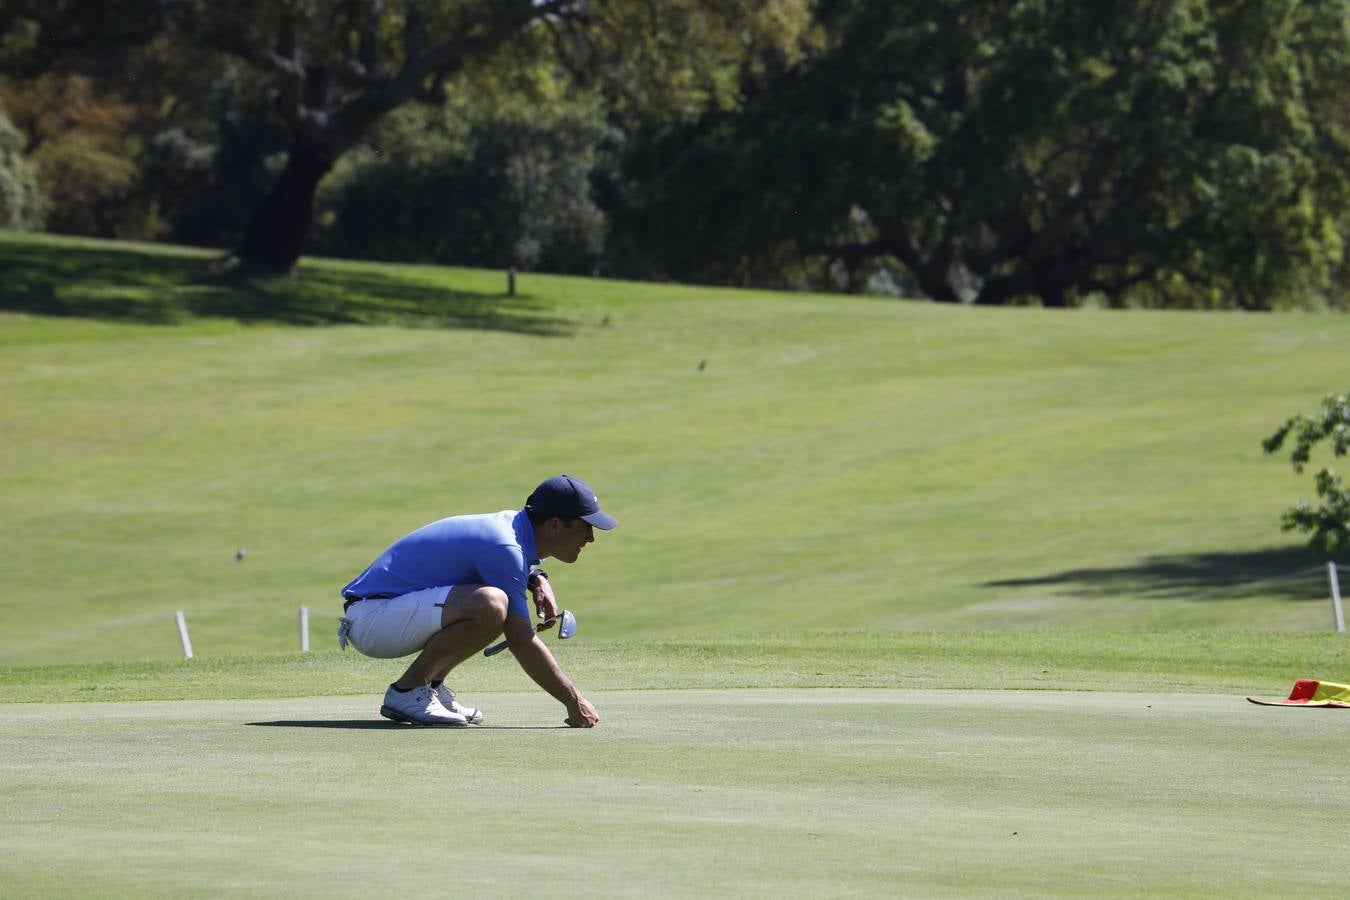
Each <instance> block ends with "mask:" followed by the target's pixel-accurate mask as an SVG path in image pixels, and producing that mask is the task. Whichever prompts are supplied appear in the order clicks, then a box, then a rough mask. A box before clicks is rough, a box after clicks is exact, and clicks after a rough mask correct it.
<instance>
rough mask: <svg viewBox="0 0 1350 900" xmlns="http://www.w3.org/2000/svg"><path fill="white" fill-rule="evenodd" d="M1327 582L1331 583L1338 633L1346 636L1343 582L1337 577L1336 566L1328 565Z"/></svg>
mask: <svg viewBox="0 0 1350 900" xmlns="http://www.w3.org/2000/svg"><path fill="white" fill-rule="evenodd" d="M1327 581H1329V582H1331V612H1332V615H1334V616H1335V617H1336V631H1337V632H1339V633H1340V634H1345V613H1344V612H1343V611H1342V610H1341V580H1340V579H1339V578H1337V577H1336V564H1335V563H1334V562H1329V563H1327Z"/></svg>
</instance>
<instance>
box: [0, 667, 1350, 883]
mask: <svg viewBox="0 0 1350 900" xmlns="http://www.w3.org/2000/svg"><path fill="white" fill-rule="evenodd" d="M464 699H465V700H467V701H469V702H471V703H474V704H476V705H481V706H483V707H484V708H485V710H486V712H487V714H488V724H487V725H485V726H484V727H481V728H472V729H453V730H449V729H444V730H443V729H414V728H409V727H403V726H395V725H393V724H392V723H386V722H385V721H384V720H382V719H380V718H379V717H378V716H377V715H376V714H375V709H376V707H377V706H378V702H379V697H378V696H377V695H371V696H369V697H360V698H351V697H339V698H325V697H316V698H306V699H281V700H260V701H238V700H223V701H205V702H154V701H151V702H129V703H89V704H58V705H37V704H12V705H5V706H0V751H2V752H0V760H2V762H0V772H2V773H3V775H0V791H3V793H4V796H5V797H6V800H7V802H6V803H5V804H4V809H3V812H0V884H3V885H5V886H6V890H5V893H6V894H8V895H9V896H52V895H94V894H97V895H100V896H138V897H145V896H185V895H191V896H216V895H227V894H230V895H237V894H239V893H243V892H249V893H255V894H262V895H282V894H285V895H287V896H318V895H323V896H325V897H346V896H350V897H358V896H360V897H364V896H368V895H370V894H371V893H372V892H380V893H381V894H384V895H388V896H398V895H414V894H416V895H423V896H425V895H428V894H430V895H451V894H454V895H460V894H469V895H476V896H482V895H485V894H487V893H489V892H508V891H509V892H511V893H513V894H517V895H521V896H583V895H584V896H663V895H664V896H690V895H698V896H705V897H706V896H746V895H770V894H782V895H787V896H822V897H824V896H830V897H837V896H849V895H855V896H856V895H883V894H884V895H923V896H932V895H947V896H976V895H991V894H997V895H1000V896H1017V895H1025V896H1046V895H1054V894H1064V895H1076V896H1081V895H1087V894H1099V895H1111V896H1124V895H1131V894H1146V893H1147V894H1157V893H1165V894H1169V895H1210V896H1216V895H1223V896H1262V895H1267V896H1268V895H1283V896H1301V897H1311V896H1332V895H1336V894H1339V893H1341V891H1342V890H1343V887H1344V879H1343V876H1342V875H1341V874H1340V873H1339V870H1338V868H1337V867H1336V866H1335V865H1333V864H1330V863H1329V860H1331V858H1332V855H1333V853H1334V849H1335V847H1336V846H1338V844H1339V841H1338V840H1336V839H1334V837H1333V836H1336V835H1343V834H1344V833H1345V827H1346V826H1345V823H1346V822H1347V821H1350V794H1347V792H1346V791H1344V790H1343V786H1342V785H1341V783H1340V781H1339V780H1338V778H1337V777H1336V776H1335V774H1334V773H1335V772H1336V771H1337V770H1338V768H1339V763H1338V761H1339V759H1340V755H1341V752H1342V750H1343V747H1344V744H1345V735H1346V732H1347V729H1350V713H1345V712H1337V711H1327V710H1292V709H1270V708H1261V707H1256V706H1252V705H1250V704H1248V703H1246V702H1245V701H1244V700H1243V699H1242V697H1241V696H1236V695H1233V696H1228V695H1225V696H1220V695H1187V694H1142V693H1069V692H1052V691H1001V692H1000V691H941V690H927V691H913V690H882V689H877V690H848V689H838V690H807V691H801V690H795V691H785V690H720V691H703V690H691V691H614V692H599V693H597V694H596V695H595V696H593V698H592V699H594V700H595V701H596V704H597V706H598V707H599V709H600V713H601V716H602V724H601V726H600V727H599V728H597V729H595V730H593V731H575V730H571V729H566V728H561V727H555V726H556V725H557V724H558V723H559V722H560V720H561V717H562V708H561V707H560V706H558V705H557V704H555V703H553V701H551V700H549V699H548V698H547V697H546V696H544V695H543V694H541V693H538V692H530V693H498V694H475V695H474V696H472V697H465V698H464Z"/></svg>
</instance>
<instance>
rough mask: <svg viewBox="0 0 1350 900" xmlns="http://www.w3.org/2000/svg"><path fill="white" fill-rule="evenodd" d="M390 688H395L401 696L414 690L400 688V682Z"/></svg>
mask: <svg viewBox="0 0 1350 900" xmlns="http://www.w3.org/2000/svg"><path fill="white" fill-rule="evenodd" d="M389 686H390V687H391V688H393V689H394V690H396V691H398V692H399V693H400V694H406V693H408V691H411V690H412V688H401V687H399V686H398V682H394V683H393V684H391V685H389Z"/></svg>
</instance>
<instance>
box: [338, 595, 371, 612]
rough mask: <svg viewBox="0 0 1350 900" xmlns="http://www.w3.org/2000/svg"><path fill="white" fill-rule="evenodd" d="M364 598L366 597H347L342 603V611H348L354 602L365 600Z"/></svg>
mask: <svg viewBox="0 0 1350 900" xmlns="http://www.w3.org/2000/svg"><path fill="white" fill-rule="evenodd" d="M364 599H366V598H365V597H347V598H346V599H345V601H344V602H343V604H342V611H343V612H346V611H347V610H349V609H351V608H352V604H353V603H360V602H361V601H362V600H364Z"/></svg>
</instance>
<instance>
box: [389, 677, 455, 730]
mask: <svg viewBox="0 0 1350 900" xmlns="http://www.w3.org/2000/svg"><path fill="white" fill-rule="evenodd" d="M380 715H382V716H384V717H385V718H386V719H393V720H394V721H395V722H407V723H408V724H410V725H468V724H469V720H468V719H467V718H465V717H464V716H462V715H460V714H459V713H457V712H451V711H450V710H448V709H446V708H445V706H444V705H442V704H441V701H440V698H439V697H438V696H437V695H436V691H434V690H432V689H431V685H428V684H423V685H418V686H417V687H415V688H413V689H412V690H409V691H399V690H395V689H394V686H393V685H392V684H391V685H389V690H387V691H385V692H384V705H383V706H381V707H380Z"/></svg>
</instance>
